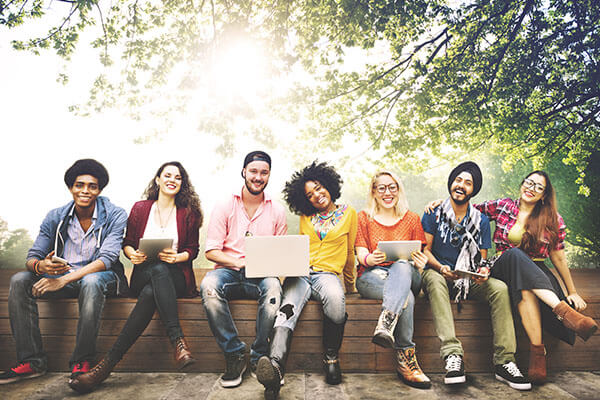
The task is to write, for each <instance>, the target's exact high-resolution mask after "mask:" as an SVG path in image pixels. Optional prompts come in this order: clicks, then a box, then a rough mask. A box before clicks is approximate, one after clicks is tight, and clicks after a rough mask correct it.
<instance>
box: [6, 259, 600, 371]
mask: <svg viewBox="0 0 600 400" xmlns="http://www.w3.org/2000/svg"><path fill="white" fill-rule="evenodd" d="M15 272H17V271H16V270H0V370H2V369H5V368H7V367H9V366H12V365H14V363H15V344H14V341H13V338H12V335H11V331H10V322H9V318H8V305H7V297H8V283H9V278H10V276H11V275H12V274H13V273H15ZM205 273H206V270H199V271H196V276H197V280H198V281H200V280H201V279H202V277H203V276H204V274H205ZM572 273H573V278H574V280H575V283H576V285H577V288H578V290H579V292H580V294H581V295H582V296H583V298H584V299H585V300H586V301H587V302H588V308H587V310H586V314H587V315H589V316H591V317H593V318H595V319H596V321H598V322H600V292H599V291H598V290H597V288H598V287H600V270H596V269H594V270H573V271H572ZM135 301H136V300H135V299H124V298H115V299H109V300H108V301H107V303H106V306H105V308H104V314H103V319H102V325H101V328H100V333H99V337H98V354H99V355H100V356H101V355H103V354H105V352H106V351H107V350H108V349H109V348H110V346H111V345H112V344H113V343H114V341H115V339H116V336H117V335H118V334H119V332H120V330H121V328H122V327H123V324H124V322H125V320H126V319H127V316H128V315H129V313H130V312H131V310H132V309H133V306H134V305H135ZM463 304H464V305H463V307H462V311H461V313H457V312H456V306H455V305H453V307H454V315H455V326H456V333H457V335H458V337H459V339H460V340H461V341H462V344H463V347H464V349H465V363H466V368H467V372H484V371H491V370H492V337H491V336H492V332H491V324H490V319H489V310H488V307H487V305H485V304H483V303H478V302H474V301H465V302H464V303H463ZM38 305H39V312H40V327H41V330H42V335H43V340H44V348H45V350H46V351H47V352H48V362H49V369H50V370H51V371H67V368H68V360H69V357H70V355H71V352H72V350H73V347H74V345H75V332H76V326H77V318H78V311H77V300H75V299H67V300H58V301H57V300H55V301H46V300H40V301H39V302H38ZM346 305H347V311H348V314H349V320H348V323H347V325H346V331H345V337H344V343H343V346H342V349H341V353H340V358H341V363H342V368H343V370H344V371H346V372H391V371H393V369H394V353H393V351H391V350H388V349H383V348H381V347H378V346H375V345H374V344H373V343H371V335H372V333H373V330H374V328H375V325H376V322H377V318H378V316H379V313H380V310H381V302H380V301H375V300H366V299H362V298H360V297H359V296H358V295H349V296H348V297H347V300H346ZM231 310H232V313H233V316H234V318H235V322H236V326H237V328H238V331H239V334H240V337H241V338H242V340H244V341H245V342H246V343H247V344H248V345H250V344H251V343H252V340H253V337H254V332H255V331H254V329H255V319H256V301H250V300H235V301H232V302H231ZM179 316H180V319H181V324H182V328H183V331H184V332H185V334H186V337H187V340H188V343H189V345H190V347H191V350H192V351H193V354H194V356H195V357H196V358H197V360H198V362H197V363H196V364H195V365H194V366H193V368H192V369H191V371H194V372H220V371H223V370H224V366H225V362H224V358H223V355H222V353H221V351H220V349H219V348H218V346H217V344H216V342H215V339H214V337H213V335H212V333H211V331H210V328H209V326H208V322H207V320H206V315H205V313H204V308H203V307H202V301H201V299H200V298H195V299H180V300H179ZM321 327H322V311H321V307H320V306H319V305H318V304H317V303H316V302H314V301H310V302H309V304H307V305H306V307H305V308H304V311H303V313H302V316H301V318H300V321H299V323H298V326H297V328H296V331H295V333H294V339H293V343H292V352H291V354H290V357H289V359H288V363H287V367H288V371H302V370H304V371H320V370H321V350H322V345H321V329H322V328H321ZM517 340H518V353H517V360H518V362H519V365H521V366H522V367H523V369H526V366H527V360H528V348H529V342H528V340H527V337H526V336H525V334H524V332H523V329H522V327H521V326H520V323H517ZM544 341H545V344H546V346H547V349H548V353H549V356H548V368H549V369H550V370H588V371H598V370H600V333H596V334H595V335H594V336H593V337H591V338H590V339H589V340H588V341H587V342H583V341H582V340H581V339H579V338H578V339H577V343H576V344H575V346H570V345H568V344H565V343H563V342H561V341H559V340H557V339H555V338H553V337H551V336H548V335H546V336H545V338H544ZM415 342H416V344H417V354H418V359H419V362H420V364H421V367H422V368H423V370H424V371H426V372H443V368H444V365H443V362H442V361H441V360H440V358H439V347H440V343H439V340H438V339H437V337H436V334H435V329H434V326H433V320H432V314H431V311H430V308H429V304H428V302H427V299H426V298H419V299H418V300H417V304H416V309H415ZM117 370H118V371H175V368H174V364H173V361H172V349H171V346H170V344H169V341H168V340H167V338H166V336H165V331H164V328H163V326H162V323H161V321H160V320H159V319H158V315H157V314H155V315H154V319H153V321H152V322H151V323H150V325H149V327H148V328H147V329H146V331H145V332H144V334H143V336H142V337H141V338H140V339H139V340H138V341H137V342H136V344H135V345H134V346H133V347H132V349H131V350H130V351H129V352H128V354H127V355H126V356H125V358H124V359H123V360H122V361H121V363H119V365H118V367H117Z"/></svg>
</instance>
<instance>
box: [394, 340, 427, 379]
mask: <svg viewBox="0 0 600 400" xmlns="http://www.w3.org/2000/svg"><path fill="white" fill-rule="evenodd" d="M397 353H398V354H397V356H398V366H397V367H396V373H397V374H398V378H400V379H402V381H403V382H404V383H406V384H407V385H409V386H412V387H416V388H419V389H429V388H430V387H431V380H429V378H428V377H427V375H425V374H424V373H423V371H422V370H421V367H419V363H418V362H417V356H416V354H415V348H414V347H411V348H409V349H406V350H397Z"/></svg>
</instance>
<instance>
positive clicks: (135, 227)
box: [69, 161, 202, 392]
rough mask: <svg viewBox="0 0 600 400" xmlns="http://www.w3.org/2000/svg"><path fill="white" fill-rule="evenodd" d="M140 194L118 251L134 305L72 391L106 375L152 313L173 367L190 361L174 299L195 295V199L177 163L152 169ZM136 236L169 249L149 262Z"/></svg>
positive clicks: (197, 225)
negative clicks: (127, 269)
mask: <svg viewBox="0 0 600 400" xmlns="http://www.w3.org/2000/svg"><path fill="white" fill-rule="evenodd" d="M144 195H145V197H146V198H147V200H143V201H139V202H137V203H135V204H134V205H133V208H132V209H131V213H130V214H129V218H128V220H127V235H126V236H125V240H124V241H123V252H124V253H125V255H126V256H127V258H129V259H130V260H131V262H132V263H133V264H134V270H133V274H132V276H131V284H130V286H131V291H132V293H133V294H134V295H135V296H137V298H138V301H137V303H136V305H135V307H134V309H133V311H132V312H131V314H130V315H129V318H128V319H127V322H126V323H125V326H124V327H123V330H122V331H121V333H120V335H119V337H118V338H117V341H116V342H115V344H114V345H113V346H112V348H111V349H110V350H109V352H108V353H107V355H106V356H105V357H104V359H102V360H101V361H100V362H99V363H98V364H97V365H96V366H95V367H94V368H92V369H91V370H90V371H89V372H88V373H84V374H81V375H79V376H78V377H76V378H74V379H72V380H71V382H70V383H69V385H70V386H71V387H72V388H73V389H74V390H76V391H78V392H88V391H90V390H92V389H93V388H94V387H96V386H97V385H98V384H99V383H100V382H102V381H103V380H105V379H106V378H107V377H108V375H109V374H110V372H111V371H112V369H113V368H114V367H115V365H116V364H117V363H118V362H119V361H120V360H121V358H123V356H124V355H125V353H126V352H127V350H129V348H130V347H131V346H132V345H133V343H135V341H136V340H137V338H138V337H139V336H140V335H141V334H142V332H143V331H144V329H146V327H147V326H148V324H149V323H150V321H151V319H152V315H153V314H154V311H155V310H156V309H158V313H159V315H160V318H161V320H162V322H163V324H164V325H165V327H166V330H167V336H168V337H169V339H170V341H171V343H172V344H173V347H174V348H175V362H176V364H177V366H178V367H179V368H180V369H182V368H184V367H186V366H188V365H190V364H192V363H193V362H194V359H193V358H192V354H191V352H190V351H189V349H188V346H187V343H186V341H185V338H184V336H183V332H182V330H181V326H180V324H179V316H178V313H177V297H194V296H196V295H197V294H198V293H197V291H196V280H195V277H194V272H193V270H192V260H193V259H194V258H196V256H197V255H198V231H199V229H200V226H201V225H202V210H201V209H200V200H199V198H198V195H197V194H196V192H195V190H194V187H193V186H192V184H191V182H190V180H189V177H188V174H187V172H186V170H185V169H184V168H183V166H182V165H181V164H180V163H179V162H177V161H171V162H167V163H165V164H163V165H162V166H161V167H160V168H159V169H158V171H157V172H156V175H155V177H154V178H153V179H152V181H150V184H149V185H148V188H147V189H146V192H145V193H144ZM141 238H150V239H157V238H167V239H173V246H172V247H170V248H166V249H164V250H163V251H161V252H160V253H158V259H149V258H148V257H147V255H146V254H144V253H143V252H142V251H141V250H139V241H140V239H141Z"/></svg>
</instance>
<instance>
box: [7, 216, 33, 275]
mask: <svg viewBox="0 0 600 400" xmlns="http://www.w3.org/2000/svg"><path fill="white" fill-rule="evenodd" d="M32 244H33V240H31V237H29V234H28V233H27V231H26V230H25V229H16V230H13V231H9V230H8V224H7V223H6V221H4V220H3V219H2V218H0V268H24V266H25V257H26V256H27V250H29V248H30V247H31V245H32Z"/></svg>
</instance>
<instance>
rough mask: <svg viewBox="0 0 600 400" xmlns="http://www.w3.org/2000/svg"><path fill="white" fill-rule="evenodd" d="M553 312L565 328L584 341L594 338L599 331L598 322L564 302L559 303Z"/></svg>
mask: <svg viewBox="0 0 600 400" xmlns="http://www.w3.org/2000/svg"><path fill="white" fill-rule="evenodd" d="M552 312H554V314H556V316H557V317H558V319H559V320H561V321H562V323H563V325H564V326H566V327H567V328H569V329H571V330H573V331H575V333H577V334H578V335H579V336H580V337H581V338H582V339H583V340H588V339H589V338H590V336H592V335H593V334H594V332H596V330H597V329H598V325H597V324H596V321H594V320H593V319H592V318H590V317H586V316H585V315H583V314H580V313H578V312H577V311H575V310H574V309H573V308H571V306H569V305H568V304H567V303H566V302H565V301H564V300H563V301H561V302H560V303H558V304H557V305H556V307H554V309H552Z"/></svg>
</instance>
